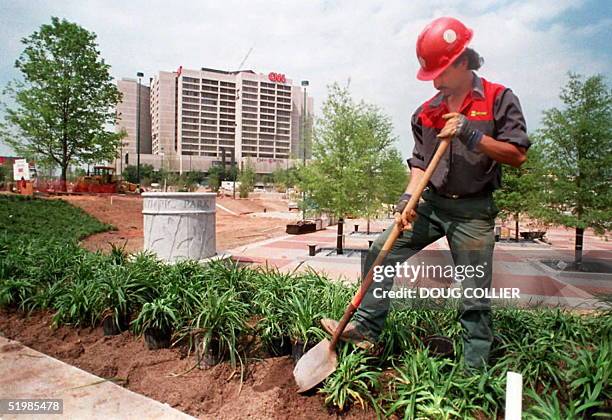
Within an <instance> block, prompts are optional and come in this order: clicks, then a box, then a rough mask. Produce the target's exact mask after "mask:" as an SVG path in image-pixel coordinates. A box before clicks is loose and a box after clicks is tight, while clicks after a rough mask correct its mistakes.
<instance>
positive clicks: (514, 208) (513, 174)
mask: <svg viewBox="0 0 612 420" xmlns="http://www.w3.org/2000/svg"><path fill="white" fill-rule="evenodd" d="M541 160H542V159H541V151H540V150H539V144H534V145H533V146H532V147H531V148H530V149H529V151H528V152H527V161H526V162H525V163H524V164H523V165H521V167H520V168H515V167H512V166H504V167H503V172H502V186H501V188H499V189H498V190H496V191H495V193H494V196H495V204H496V205H497V207H498V208H499V210H500V217H501V218H502V219H507V218H508V217H509V216H513V217H514V223H515V239H516V241H517V242H518V241H519V219H520V216H521V215H522V214H530V215H533V216H537V214H538V212H537V209H538V208H540V206H541V203H542V184H541V179H542V177H543V176H544V173H542V161H541Z"/></svg>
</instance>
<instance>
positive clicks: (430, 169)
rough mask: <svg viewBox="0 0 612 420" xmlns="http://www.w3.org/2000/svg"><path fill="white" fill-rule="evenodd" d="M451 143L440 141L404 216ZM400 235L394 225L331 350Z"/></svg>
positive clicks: (339, 326) (409, 210)
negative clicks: (377, 267)
mask: <svg viewBox="0 0 612 420" xmlns="http://www.w3.org/2000/svg"><path fill="white" fill-rule="evenodd" d="M450 141H451V139H450V138H447V139H442V140H440V143H439V145H438V149H437V150H436V153H435V154H434V156H433V158H432V159H431V161H430V162H429V165H428V166H427V169H426V170H425V173H424V174H423V177H422V178H421V180H420V181H419V184H418V185H417V187H416V189H415V190H414V193H413V194H412V197H410V200H409V201H408V204H406V207H405V208H404V211H403V212H402V215H406V214H409V212H411V211H412V210H414V209H415V208H416V206H417V204H418V202H419V200H420V199H421V194H422V193H423V191H424V190H425V187H427V184H428V183H429V180H430V179H431V176H432V175H433V173H434V171H435V170H436V167H437V166H438V163H439V162H440V159H441V158H442V155H444V152H445V151H446V149H447V148H448V144H449V143H450ZM400 233H401V232H400V229H399V227H398V226H397V223H394V224H393V228H392V230H391V233H390V234H389V237H388V238H387V240H386V241H385V243H384V245H383V247H382V249H381V251H380V253H379V254H378V256H377V257H376V260H374V263H373V264H372V266H371V267H370V269H369V270H368V274H367V275H366V277H365V279H363V282H361V287H360V288H359V290H357V293H356V294H355V296H353V299H352V300H351V302H350V303H349V305H348V307H347V308H346V311H344V315H343V316H342V319H341V320H340V323H339V324H338V328H336V331H334V335H333V336H332V340H331V343H330V348H331V350H334V349H335V347H336V344H338V340H339V339H340V335H342V332H344V329H345V328H346V326H347V324H348V323H349V321H350V320H351V318H352V316H353V314H354V313H355V311H356V310H357V308H358V307H359V305H361V301H362V300H363V297H364V296H365V294H366V292H367V291H368V289H369V288H370V285H371V284H372V282H373V281H374V268H375V267H376V266H377V265H381V264H382V263H383V261H384V260H385V258H386V257H387V254H388V252H389V250H390V249H391V248H392V247H393V244H394V243H395V241H396V239H397V238H398V237H399V235H400Z"/></svg>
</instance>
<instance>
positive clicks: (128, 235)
mask: <svg viewBox="0 0 612 420" xmlns="http://www.w3.org/2000/svg"><path fill="white" fill-rule="evenodd" d="M53 199H62V200H66V201H68V202H70V203H71V204H73V205H75V206H77V207H80V208H82V209H83V210H85V211H86V212H87V213H89V214H91V215H92V216H94V217H96V218H97V219H99V220H101V221H103V222H105V223H109V224H111V225H113V226H115V227H116V228H117V230H115V231H110V232H103V233H99V234H95V235H91V236H89V237H87V238H86V239H84V240H83V241H82V246H83V247H84V248H86V249H88V250H90V251H97V250H100V249H101V250H105V251H108V250H110V249H111V244H114V245H116V246H124V245H125V247H126V250H127V251H128V252H137V251H140V250H142V248H143V245H144V232H143V217H142V198H141V197H140V196H120V195H113V196H112V201H111V196H88V195H74V196H70V195H69V196H62V197H61V198H57V197H53ZM217 203H219V204H221V205H222V206H223V207H226V208H228V209H229V210H230V211H232V212H234V213H236V215H233V214H230V213H227V212H225V211H223V210H220V209H218V210H217V214H216V242H217V250H220V251H221V250H227V249H232V248H235V247H238V246H241V245H246V244H249V243H253V242H257V241H261V240H264V239H268V238H272V237H275V236H280V235H283V234H284V233H285V228H286V225H287V222H286V221H285V220H282V219H273V218H267V217H258V218H257V219H254V218H253V217H251V216H249V214H250V213H253V212H263V209H264V208H266V209H267V211H273V210H274V211H275V210H278V209H282V210H287V204H286V203H283V202H282V201H281V200H251V199H236V200H233V199H232V198H222V197H217ZM241 213H242V215H241Z"/></svg>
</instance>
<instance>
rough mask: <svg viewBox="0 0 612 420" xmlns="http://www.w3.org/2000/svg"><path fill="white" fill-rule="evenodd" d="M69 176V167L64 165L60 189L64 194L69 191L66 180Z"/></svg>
mask: <svg viewBox="0 0 612 420" xmlns="http://www.w3.org/2000/svg"><path fill="white" fill-rule="evenodd" d="M67 175H68V166H67V165H66V166H63V165H62V175H61V177H60V189H61V190H62V191H63V192H66V191H68V189H67V186H66V178H67Z"/></svg>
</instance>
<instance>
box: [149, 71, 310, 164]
mask: <svg viewBox="0 0 612 420" xmlns="http://www.w3.org/2000/svg"><path fill="white" fill-rule="evenodd" d="M150 108H151V125H152V127H151V139H152V148H151V152H152V154H153V155H156V156H158V157H161V159H162V161H163V162H162V165H164V168H166V169H170V170H179V171H190V170H207V169H208V168H209V167H210V166H211V165H212V164H214V163H215V162H219V161H221V160H222V159H223V157H224V156H225V157H227V159H228V160H229V159H231V157H233V158H234V161H235V162H236V163H238V164H244V163H245V162H246V160H249V161H250V162H251V164H252V165H254V166H255V167H256V170H257V172H260V173H266V172H272V171H273V170H274V169H276V168H277V167H279V166H280V167H287V166H290V164H291V165H292V160H293V159H300V160H301V159H303V158H304V150H305V151H306V158H309V157H310V148H309V147H307V148H306V149H305V148H304V147H303V145H302V139H303V138H304V137H306V138H309V136H308V133H310V132H311V125H312V118H311V117H307V118H303V113H304V90H303V88H302V87H301V86H299V85H298V86H295V85H293V83H292V81H291V80H290V79H287V78H286V77H285V76H284V75H283V74H278V73H270V74H267V75H264V74H257V73H255V72H253V71H222V70H214V69H207V68H202V69H200V70H189V69H183V68H179V69H178V71H176V72H164V71H162V72H159V73H158V75H156V76H155V77H154V78H153V80H152V83H151V105H150ZM312 109H313V100H312V98H310V97H307V99H306V107H305V115H307V116H311V115H312ZM146 160H148V157H146V158H145V161H146ZM141 161H142V160H141Z"/></svg>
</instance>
